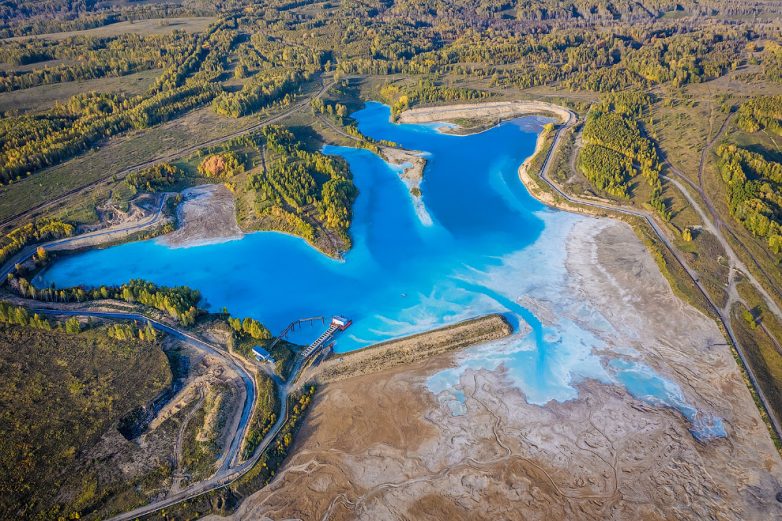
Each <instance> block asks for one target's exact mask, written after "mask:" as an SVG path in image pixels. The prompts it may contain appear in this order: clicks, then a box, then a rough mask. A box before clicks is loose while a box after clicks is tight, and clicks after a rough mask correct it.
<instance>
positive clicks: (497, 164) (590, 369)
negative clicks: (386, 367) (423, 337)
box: [36, 103, 694, 419]
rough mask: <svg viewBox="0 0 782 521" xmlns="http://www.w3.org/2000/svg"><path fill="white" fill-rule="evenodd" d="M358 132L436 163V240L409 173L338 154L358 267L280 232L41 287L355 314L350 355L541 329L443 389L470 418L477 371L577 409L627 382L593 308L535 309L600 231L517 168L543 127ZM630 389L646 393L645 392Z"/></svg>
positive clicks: (374, 106) (342, 343)
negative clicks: (481, 332)
mask: <svg viewBox="0 0 782 521" xmlns="http://www.w3.org/2000/svg"><path fill="white" fill-rule="evenodd" d="M354 117H355V118H356V120H357V121H358V124H359V128H360V129H361V131H362V132H364V133H365V134H367V135H369V136H372V137H374V138H378V139H387V140H391V141H394V142H397V143H399V144H400V145H402V146H403V147H405V148H409V149H414V150H421V151H425V152H426V153H428V155H427V161H428V163H427V167H426V170H425V176H424V181H423V183H422V186H421V190H422V192H423V202H424V204H425V207H426V210H427V213H428V214H429V215H430V216H431V218H432V221H433V222H432V223H431V224H430V225H427V224H424V223H422V220H421V219H420V218H419V216H418V215H417V214H416V212H415V210H414V206H413V202H412V198H411V196H410V194H409V193H408V191H407V188H406V187H405V186H404V184H403V183H402V182H401V181H400V179H399V176H398V169H397V168H392V167H390V166H389V165H387V164H386V163H385V162H384V161H382V160H381V159H380V158H379V157H377V156H375V155H374V154H372V153H370V152H368V151H365V150H357V149H351V148H344V147H334V146H328V147H325V149H324V151H325V153H327V154H335V155H340V156H342V157H344V158H345V159H346V160H347V161H348V163H349V165H350V169H351V171H352V172H353V175H354V178H355V182H356V185H357V186H358V189H359V191H360V195H359V197H358V199H357V201H356V204H355V207H354V218H353V225H352V227H351V230H350V232H351V236H352V237H353V241H354V247H353V248H352V249H351V251H350V252H348V253H347V254H346V255H345V258H344V260H334V259H330V258H328V257H326V256H324V255H322V254H321V253H320V252H318V251H316V250H315V249H313V248H312V247H311V246H309V245H308V244H307V243H306V242H305V241H303V240H301V239H298V238H296V237H292V236H288V235H284V234H281V233H273V232H262V233H252V234H249V235H247V236H245V237H244V238H243V239H241V240H236V241H231V242H224V243H220V244H210V245H203V246H198V247H191V248H170V247H167V246H165V245H162V244H160V243H158V242H157V241H154V240H150V241H143V242H136V243H129V244H123V245H120V246H115V247H111V248H107V249H103V250H93V251H88V252H84V253H80V254H77V255H73V256H70V257H66V258H63V259H62V260H59V261H57V262H56V263H55V264H54V265H53V266H52V267H50V268H49V269H48V270H46V271H45V272H44V273H42V274H41V276H40V277H39V278H38V279H37V280H36V283H37V284H38V285H39V286H43V285H50V284H55V285H56V286H58V287H65V286H73V285H78V284H85V283H90V284H95V285H101V284H106V285H110V284H121V283H123V282H126V281H127V280H129V279H131V278H142V279H147V280H151V281H154V282H156V283H158V284H161V285H187V286H190V287H193V288H198V289H199V290H201V292H202V294H203V295H204V297H205V300H206V302H207V304H208V305H210V306H211V308H212V309H221V308H223V307H224V306H225V307H227V308H228V309H229V311H231V313H232V314H234V315H236V316H252V317H255V318H257V319H259V320H261V321H262V322H263V323H265V324H266V325H267V326H268V327H270V329H272V331H279V330H281V329H282V328H283V327H285V326H286V325H287V324H288V323H289V322H291V321H292V320H294V319H297V318H301V317H308V316H314V315H325V316H329V315H332V314H344V315H347V316H349V317H351V318H352V319H353V320H354V323H353V326H352V327H351V328H350V329H348V330H347V331H346V332H345V333H344V334H343V335H342V336H341V337H340V338H339V340H338V342H337V346H336V349H337V351H340V352H344V351H350V350H353V349H356V348H359V347H362V346H365V345H368V344H371V343H375V342H378V341H381V340H386V339H389V338H393V337H399V336H403V335H408V334H411V333H415V332H419V331H424V330H427V329H430V328H432V327H433V326H439V325H444V324H448V323H453V322H456V321H458V320H461V319H465V318H468V317H472V316H476V315H479V314H484V313H487V312H502V313H504V314H505V315H506V316H507V317H508V318H509V319H510V320H511V321H512V322H513V323H514V324H517V325H518V324H528V325H529V327H531V332H530V334H526V332H525V333H524V334H519V335H515V336H513V337H512V338H511V339H508V340H504V341H502V342H496V343H493V344H491V345H488V346H483V347H480V348H478V349H476V350H473V351H471V353H473V354H472V355H471V356H470V357H469V358H468V359H466V360H465V361H464V363H463V364H462V365H461V366H460V367H459V368H456V369H452V370H448V371H444V372H442V373H440V374H438V375H435V377H433V379H432V381H431V382H430V388H431V389H432V391H433V392H441V391H443V390H445V389H447V388H448V387H449V386H450V388H451V391H450V392H451V393H452V395H453V396H454V397H455V399H454V400H452V401H453V403H454V404H457V409H458V410H461V409H459V408H458V404H461V406H463V405H464V404H463V401H464V396H463V394H459V392H460V391H459V390H458V389H455V388H454V386H455V385H457V384H458V380H459V377H460V376H461V375H462V374H463V372H464V371H465V370H466V369H468V368H473V369H475V368H496V367H497V366H499V365H500V364H502V365H503V366H504V367H506V368H507V369H508V370H509V372H510V373H511V375H512V376H513V377H514V379H515V380H516V381H517V382H518V384H519V386H520V387H521V388H522V390H523V391H524V393H525V395H526V397H527V399H528V400H529V401H530V402H531V403H538V404H544V403H546V402H548V401H549V400H552V399H553V400H560V401H562V400H567V399H571V398H574V397H575V396H577V390H576V388H575V387H574V383H575V382H577V381H578V380H580V379H583V378H595V379H598V380H601V381H604V382H616V381H617V378H616V377H615V376H614V375H613V374H612V371H607V370H606V368H605V367H604V366H603V364H602V362H601V359H600V358H599V357H598V356H596V355H594V354H593V350H594V348H595V347H598V346H599V340H598V339H597V338H596V337H595V336H594V335H593V334H592V333H590V332H589V331H587V329H586V328H584V327H581V326H580V325H579V323H578V322H579V321H582V320H586V321H589V322H590V325H592V326H594V325H598V326H599V327H604V328H610V326H608V324H607V322H605V320H603V319H602V318H601V317H600V316H599V315H598V314H596V313H595V312H594V311H593V310H591V309H589V308H587V307H586V306H585V304H584V303H577V304H576V306H577V307H576V308H574V309H571V308H573V305H574V304H573V303H567V304H562V306H563V307H564V306H565V305H567V306H568V308H569V316H570V317H572V318H567V317H564V316H563V317H557V318H556V320H549V321H548V322H547V324H546V325H543V324H542V323H541V320H540V319H538V318H537V317H536V315H535V314H534V313H533V312H531V311H530V310H529V309H527V308H526V307H524V306H522V305H521V304H520V303H519V299H520V298H522V297H524V296H525V295H530V294H534V295H535V296H536V298H543V299H548V300H550V301H551V302H561V301H562V299H563V291H564V289H565V288H566V286H567V274H566V271H565V269H564V257H565V249H564V244H565V241H566V238H567V234H568V232H569V230H570V228H571V227H572V225H573V224H574V223H575V222H576V221H578V220H579V219H584V217H579V216H574V215H570V214H566V213H561V212H555V211H551V210H547V209H545V208H544V207H543V206H542V205H540V203H538V202H537V201H535V200H534V199H533V198H531V197H530V196H529V194H528V193H527V192H526V190H525V189H524V187H523V186H522V185H521V183H520V181H519V179H518V176H517V167H518V165H519V163H520V162H521V161H522V160H523V159H524V158H525V157H527V156H529V155H530V154H531V153H532V151H533V149H534V144H535V139H536V137H537V136H536V132H537V131H539V128H540V127H539V122H537V121H536V120H534V119H532V118H524V119H520V120H516V121H511V122H506V123H503V124H501V125H499V126H497V127H495V128H492V129H490V130H487V131H485V132H482V133H480V134H475V135H471V136H453V135H448V134H442V133H440V132H438V131H437V130H436V128H435V127H436V126H435V125H396V124H393V123H391V122H390V121H389V109H388V107H386V106H384V105H381V104H378V103H369V104H367V107H366V108H365V109H364V110H361V111H359V112H357V113H355V114H354ZM558 305H559V304H558ZM525 327H526V326H525ZM319 333H320V327H317V328H313V329H312V330H311V331H307V330H306V329H305V332H304V334H303V336H300V337H298V338H297V340H299V341H302V342H305V341H307V340H311V339H313V338H314V337H316V336H317V335H318V334H319ZM648 372H649V373H650V374H652V376H653V377H654V378H658V379H659V377H657V376H655V375H653V373H651V370H650V369H649V370H648ZM620 374H624V373H620ZM619 380H622V382H620V383H624V384H625V385H627V387H628V389H630V390H631V392H633V391H632V389H633V388H634V386H635V383H634V381H631V380H630V379H629V378H624V377H621V376H620V378H619ZM625 380H626V381H625ZM650 389H651V388H650ZM650 392H651V394H653V395H656V394H655V389H651V391H650ZM659 403H662V404H665V405H670V406H672V407H676V408H678V409H679V410H682V412H683V414H685V416H687V417H688V418H691V419H692V418H694V416H691V415H689V409H686V407H689V406H687V405H686V403H685V402H684V401H683V400H681V401H675V402H672V401H670V400H668V401H666V400H665V398H664V397H662V396H661V397H660V402H659ZM682 404H683V405H682ZM685 406H686V407H685ZM454 411H455V412H456V409H455V410H454Z"/></svg>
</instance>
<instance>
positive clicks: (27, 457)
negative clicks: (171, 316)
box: [0, 326, 171, 519]
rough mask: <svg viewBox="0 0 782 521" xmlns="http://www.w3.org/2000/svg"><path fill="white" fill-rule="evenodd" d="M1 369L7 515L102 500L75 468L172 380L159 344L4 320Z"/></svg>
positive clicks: (2, 505) (0, 460) (0, 510)
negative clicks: (10, 323)
mask: <svg viewBox="0 0 782 521" xmlns="http://www.w3.org/2000/svg"><path fill="white" fill-rule="evenodd" d="M0 375H2V378H0V418H2V421H0V455H2V456H0V469H1V471H0V476H1V477H0V482H2V484H1V485H0V488H1V489H2V490H3V491H4V493H3V495H2V499H0V517H2V518H4V519H11V518H20V517H21V518H28V519H29V518H32V517H33V515H32V514H33V513H34V512H40V511H42V510H43V511H48V512H50V513H52V512H54V513H56V512H57V510H54V511H52V510H50V509H52V508H55V507H56V505H57V503H60V502H65V503H66V504H67V505H66V506H65V507H64V508H63V510H61V512H63V513H64V514H65V515H67V514H69V513H70V512H74V511H81V510H83V509H84V508H86V507H88V506H89V505H91V504H93V503H94V502H95V501H99V500H100V498H101V496H102V495H103V494H104V493H106V490H105V489H101V487H98V484H97V482H96V481H93V480H92V479H91V476H88V475H87V474H84V473H82V472H74V470H75V469H76V468H77V467H80V466H81V465H82V464H83V463H84V462H83V461H81V460H82V459H83V456H84V455H85V454H88V453H89V451H90V450H91V449H92V447H93V446H94V445H95V444H96V443H97V442H98V440H99V439H100V438H101V436H103V435H104V433H105V432H106V431H107V430H108V429H110V428H112V427H113V426H114V425H115V423H116V422H117V421H118V420H119V418H121V417H122V416H123V415H125V414H126V413H128V412H129V411H131V410H132V409H134V408H135V407H138V406H139V405H143V404H145V403H147V402H148V401H149V400H151V399H152V398H154V397H155V396H156V395H157V394H158V393H159V392H160V391H161V390H162V389H164V388H165V387H166V386H167V385H168V384H169V381H170V379H171V372H170V370H169V366H168V363H167V360H166V356H165V355H164V354H163V352H162V351H161V349H160V347H159V346H157V345H154V344H138V343H129V342H119V341H116V340H112V339H110V338H109V337H108V336H107V335H106V334H105V333H102V332H100V331H87V332H83V333H80V334H77V335H74V334H66V333H63V332H59V331H40V330H34V329H30V328H22V327H18V326H0ZM82 478H84V479H82ZM88 478H89V479H88ZM53 517H54V518H56V517H57V516H56V515H53Z"/></svg>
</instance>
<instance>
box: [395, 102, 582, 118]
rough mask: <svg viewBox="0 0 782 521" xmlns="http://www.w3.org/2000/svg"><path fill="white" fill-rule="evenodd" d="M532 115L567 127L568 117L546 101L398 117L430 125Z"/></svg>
mask: <svg viewBox="0 0 782 521" xmlns="http://www.w3.org/2000/svg"><path fill="white" fill-rule="evenodd" d="M533 114H544V115H548V114H552V115H554V116H556V117H557V118H559V119H560V120H561V122H562V123H569V122H570V120H571V118H572V117H573V116H572V113H571V112H570V111H569V110H567V109H566V108H564V107H562V106H559V105H555V104H553V103H548V102H546V101H490V102H486V103H462V104H457V105H443V106H437V107H417V108H414V109H410V110H406V111H404V112H403V113H401V114H400V115H399V118H398V121H399V123H432V122H438V121H449V120H454V119H462V118H466V119H510V118H516V117H520V116H530V115H533Z"/></svg>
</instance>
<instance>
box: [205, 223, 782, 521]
mask: <svg viewBox="0 0 782 521" xmlns="http://www.w3.org/2000/svg"><path fill="white" fill-rule="evenodd" d="M567 251H568V257H567V261H566V267H567V269H568V271H569V277H568V282H567V286H568V287H567V288H566V289H564V290H563V291H564V292H566V293H567V296H568V298H572V299H574V300H581V301H588V302H589V303H590V305H591V306H592V307H593V308H594V309H596V310H598V311H599V312H600V313H601V314H602V315H603V317H604V318H605V320H606V321H607V322H609V323H610V326H611V328H609V330H610V333H606V332H605V331H606V329H601V328H597V327H596V328H595V335H596V336H598V338H599V339H600V341H601V347H600V348H599V349H596V352H597V353H598V354H599V355H600V356H602V357H603V359H604V363H606V364H607V362H606V360H608V359H615V358H617V357H619V358H624V357H628V358H631V359H633V360H635V361H638V362H641V363H644V364H646V365H648V366H650V367H652V368H653V369H654V370H655V371H656V372H657V373H658V374H660V375H662V376H664V377H665V378H667V379H669V380H670V381H672V382H674V383H676V384H677V385H678V386H679V387H680V388H681V392H682V394H683V395H684V397H685V399H686V401H687V402H688V403H690V404H692V405H693V406H694V407H696V408H697V409H698V410H699V411H704V412H706V413H709V414H713V415H715V416H719V417H721V418H722V419H723V422H724V426H725V430H726V433H727V436H726V437H724V438H712V439H710V440H709V441H706V442H699V441H697V440H696V438H694V437H693V435H692V433H691V432H690V428H691V427H692V425H691V424H690V422H689V421H688V420H687V419H685V418H684V417H683V416H682V414H681V413H679V412H678V411H676V410H674V409H672V408H668V407H658V406H655V405H652V404H650V403H648V402H646V401H642V400H638V399H635V398H633V397H632V396H631V395H630V394H628V392H627V391H626V390H625V389H624V388H623V387H620V386H617V385H612V384H604V383H600V382H597V381H595V380H582V381H580V382H577V383H576V382H574V385H576V386H577V388H578V396H577V397H576V398H574V399H571V400H568V401H564V402H556V401H551V402H548V403H546V404H545V405H542V406H538V405H531V404H528V403H527V402H526V401H525V397H524V396H523V394H522V392H521V391H520V389H519V386H518V385H517V383H515V382H514V378H513V377H512V376H511V374H510V373H509V372H508V371H507V370H506V368H505V367H503V366H500V367H499V368H498V369H497V370H494V371H491V370H486V369H478V370H474V369H469V368H468V369H465V370H464V371H462V372H461V376H460V378H459V382H458V386H457V389H458V391H459V393H458V394H456V393H454V392H453V391H443V392H441V393H439V394H438V395H435V394H433V393H431V392H430V391H429V389H428V387H427V382H428V380H429V379H430V378H431V376H432V375H435V374H438V373H439V372H441V371H442V370H443V369H445V368H448V367H453V366H458V365H459V364H461V363H463V360H464V359H465V357H468V356H470V351H473V352H474V351H475V350H468V351H467V352H465V353H462V354H459V355H447V356H443V357H439V358H433V359H430V360H428V361H426V362H423V363H419V364H417V365H414V366H408V367H404V368H400V369H394V370H390V371H387V372H384V373H379V374H373V375H367V376H361V377H356V378H353V379H350V380H344V381H341V382H337V383H332V384H328V385H326V386H324V387H323V388H322V390H321V392H320V393H319V394H318V398H317V400H316V402H315V404H314V406H313V408H312V409H311V411H310V413H309V416H308V419H307V421H306V424H305V426H304V427H303V429H302V431H301V433H300V435H299V436H298V439H297V441H296V445H295V448H294V450H293V452H292V456H291V457H290V458H289V460H288V461H287V462H286V464H285V466H284V467H283V468H282V469H281V471H280V473H279V475H278V477H277V478H276V479H275V481H274V482H273V483H272V484H271V485H270V486H269V487H267V488H265V489H263V490H261V491H259V492H257V493H256V494H254V495H253V496H251V497H250V498H248V499H247V500H246V501H245V502H244V503H243V504H242V505H241V507H240V509H239V511H238V512H237V513H236V514H235V516H234V517H235V518H236V519H307V520H309V519H367V520H381V519H405V518H406V519H433V520H434V519H525V520H536V519H541V520H543V519H617V520H625V519H643V520H653V519H693V520H696V519H697V520H700V519H720V520H723V519H736V520H740V519H741V520H745V519H746V520H753V519H757V520H767V519H779V518H780V516H782V503H779V502H777V501H776V499H775V495H776V494H777V492H779V491H780V489H782V486H781V485H780V481H782V466H781V465H780V463H781V462H780V457H779V455H778V454H777V452H776V450H775V449H774V447H773V445H772V443H771V440H770V438H769V436H768V434H767V431H766V428H765V425H764V424H763V423H762V421H761V419H760V417H759V415H758V412H757V410H756V408H755V405H754V403H753V402H752V399H751V397H750V394H749V392H748V390H747V389H746V387H745V385H744V383H743V381H742V379H741V376H740V373H739V371H738V369H737V367H736V364H735V362H734V361H733V358H732V356H731V354H730V352H729V350H728V348H727V347H726V346H724V345H721V344H722V343H723V342H724V340H723V339H722V337H721V335H720V332H719V330H718V329H717V327H716V325H715V324H714V323H713V322H712V321H711V320H709V319H708V318H706V317H704V316H703V315H702V314H700V313H699V312H698V311H696V310H694V309H692V308H691V307H689V306H687V305H686V304H684V303H682V302H680V301H679V300H678V299H676V298H675V297H674V296H673V294H672V292H671V290H670V288H669V287H668V285H667V283H666V282H665V280H664V279H663V278H662V276H661V275H660V273H659V271H658V269H657V267H656V265H655V264H654V262H653V260H652V259H651V257H650V255H649V254H648V253H647V252H646V250H645V249H644V248H643V246H642V244H641V243H640V242H639V241H638V239H637V238H636V237H635V235H634V234H633V232H632V231H631V230H630V228H629V227H627V226H626V225H624V224H621V223H616V222H613V221H609V220H593V219H590V220H585V221H583V222H579V223H578V224H576V225H575V226H574V228H573V229H572V230H571V232H570V236H569V240H568V247H567ZM525 297H526V298H525V299H524V303H525V305H528V306H529V307H531V308H534V310H535V313H536V314H537V315H538V316H539V317H541V319H542V320H543V321H544V322H546V321H547V318H546V316H547V314H549V315H552V314H554V313H555V312H561V311H559V310H557V311H555V310H554V309H552V304H551V303H550V302H547V301H546V300H545V299H541V298H538V299H536V298H535V295H534V294H531V295H527V296H525ZM460 395H463V397H462V396H460ZM454 402H456V403H458V404H459V407H454ZM455 412H456V414H454V413H455ZM215 519H219V518H215Z"/></svg>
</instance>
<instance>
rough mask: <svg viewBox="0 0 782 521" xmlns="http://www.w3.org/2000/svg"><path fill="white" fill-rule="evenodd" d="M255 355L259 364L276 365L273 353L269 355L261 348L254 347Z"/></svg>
mask: <svg viewBox="0 0 782 521" xmlns="http://www.w3.org/2000/svg"><path fill="white" fill-rule="evenodd" d="M253 355H255V359H256V360H258V361H259V362H268V363H270V364H273V363H274V358H273V357H272V355H271V353H269V352H268V351H267V350H266V349H264V348H262V347H261V346H255V347H253Z"/></svg>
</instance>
